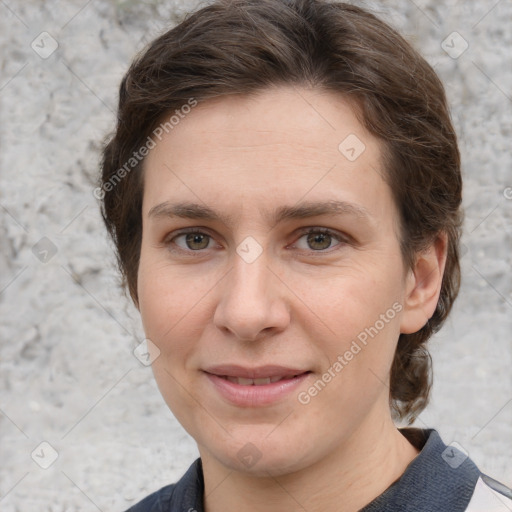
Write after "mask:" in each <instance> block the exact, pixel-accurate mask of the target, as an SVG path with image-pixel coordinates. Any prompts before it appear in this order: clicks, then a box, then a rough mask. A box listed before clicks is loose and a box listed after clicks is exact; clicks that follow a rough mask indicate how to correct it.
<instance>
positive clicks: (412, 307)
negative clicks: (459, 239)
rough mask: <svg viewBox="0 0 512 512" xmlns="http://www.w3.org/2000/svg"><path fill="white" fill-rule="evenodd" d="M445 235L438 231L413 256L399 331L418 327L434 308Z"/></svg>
mask: <svg viewBox="0 0 512 512" xmlns="http://www.w3.org/2000/svg"><path fill="white" fill-rule="evenodd" d="M447 246H448V243H447V236H446V233H440V234H439V235H438V236H437V238H436V239H435V240H434V241H433V242H432V244H431V245H430V246H429V247H428V248H427V249H425V250H424V251H422V252H420V253H418V254H417V256H416V263H415V264H414V268H413V269H411V270H410V271H409V274H408V276H407V279H406V285H405V297H404V312H403V315H402V321H401V324H400V332H401V333H402V334H412V333H414V332H417V331H419V330H420V329H421V328H422V327H423V326H424V325H425V324H426V323H427V322H428V320H429V319H430V318H431V317H432V315H433V314H434V312H435V310H436V306H437V302H438V300H439V294H440V292H441V285H442V282H443V274H444V268H445V264H446V257H447Z"/></svg>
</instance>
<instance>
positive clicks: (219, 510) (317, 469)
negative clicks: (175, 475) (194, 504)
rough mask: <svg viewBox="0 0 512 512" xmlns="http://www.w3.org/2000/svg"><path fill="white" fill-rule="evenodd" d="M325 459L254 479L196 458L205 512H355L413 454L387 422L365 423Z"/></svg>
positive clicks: (212, 460) (393, 477)
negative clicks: (248, 511) (285, 511)
mask: <svg viewBox="0 0 512 512" xmlns="http://www.w3.org/2000/svg"><path fill="white" fill-rule="evenodd" d="M366 423H367V424H366V425H363V426H361V427H360V428H358V430H357V432H355V433H353V434H352V435H351V436H350V438H349V439H347V440H346V441H345V442H344V443H343V445H342V446H338V447H337V448H336V449H334V450H333V451H332V453H331V454H330V455H329V457H327V458H324V459H322V460H319V461H317V462H316V463H315V464H313V465H310V466H308V467H305V468H302V469H300V470H298V471H295V472H293V473H290V474H286V475H280V476H277V477H272V476H268V477H256V476H254V475H251V474H248V473H241V472H236V471H232V470H230V469H229V468H226V467H225V466H223V465H222V464H220V463H219V461H218V460H217V459H215V458H213V457H211V456H209V455H208V454H204V456H203V453H201V460H202V464H203V474H204V481H205V497H206V498H205V512H235V511H239V510H244V509H245V510H247V509H248V510H251V512H260V511H262V512H263V511H265V512H274V511H276V512H278V511H282V510H292V511H294V510H297V511H302V510H322V511H323V512H339V510H340V503H341V504H343V509H342V510H343V511H344V512H356V511H358V510H360V509H361V508H362V507H364V506H365V505H367V504H368V503H370V502H371V501H372V500H373V499H374V498H376V497H377V496H379V495H380V494H382V493H383V492H384V491H385V490H386V489H387V488H388V487H389V486H390V485H391V484H392V483H393V482H395V481H396V480H398V479H399V478H400V476H401V475H402V474H403V472H404V471H405V469H406V467H407V465H408V464H409V463H410V462H411V461H412V460H413V459H414V458H415V457H416V455H417V454H418V450H416V448H414V447H413V446H412V445H411V444H410V443H409V441H407V439H406V438H405V437H404V436H403V435H402V434H401V433H400V432H399V431H398V430H397V428H396V427H395V426H394V424H393V422H392V420H391V418H390V417H389V418H388V417H386V420H385V421H382V419H381V421H380V424H379V423H376V422H375V421H374V422H373V425H372V422H366Z"/></svg>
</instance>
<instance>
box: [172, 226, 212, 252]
mask: <svg viewBox="0 0 512 512" xmlns="http://www.w3.org/2000/svg"><path fill="white" fill-rule="evenodd" d="M210 242H212V237H211V236H210V235H208V234H207V233H203V232H202V231H197V230H190V231H182V232H181V233H179V234H177V235H175V236H174V237H173V238H171V239H169V240H168V241H166V242H165V244H166V245H168V246H170V245H176V246H177V247H178V250H182V251H185V252H198V251H201V250H203V249H209V248H211V247H209V246H210Z"/></svg>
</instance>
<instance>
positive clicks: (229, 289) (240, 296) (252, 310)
mask: <svg viewBox="0 0 512 512" xmlns="http://www.w3.org/2000/svg"><path fill="white" fill-rule="evenodd" d="M234 260H235V261H234V265H233V268H232V269H231V270H230V271H229V272H228V274H227V275H226V276H225V278H224V279H223V280H222V281H223V284H222V286H221V288H220V289H219V302H218V304H217V307H216V309H215V314H214V318H213V322H214V324H215V326H216V327H217V328H218V329H220V330H222V331H224V332H225V333H231V334H232V335H233V336H235V337H236V338H237V339H239V340H243V341H256V340H259V339H261V338H264V337H269V336H271V335H272V334H276V333H278V332H281V331H283V330H284V329H286V327H287V325H288V324H289V322H290V313H289V305H288V303H287V301H286V296H285V293H286V290H287V288H286V286H285V285H284V284H283V282H282V281H281V280H280V278H279V277H278V276H277V275H276V272H275V271H272V270H271V269H270V268H269V266H268V261H267V259H266V257H265V255H264V254H262V255H261V256H260V257H259V258H258V259H257V260H256V261H254V262H252V263H247V262H246V261H244V260H243V259H242V258H240V257H239V256H238V255H235V258H234Z"/></svg>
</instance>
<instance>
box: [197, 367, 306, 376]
mask: <svg viewBox="0 0 512 512" xmlns="http://www.w3.org/2000/svg"><path fill="white" fill-rule="evenodd" d="M204 371H205V372H206V373H211V374H213V375H219V376H226V377H242V378H244V379H265V378H267V377H276V376H281V377H293V376H294V375H300V374H301V373H305V372H307V371H308V370H301V369H300V368H290V367H285V366H278V365H266V366H257V367H254V368H247V367H245V366H239V365H236V364H222V365H218V366H210V367H208V368H205V369H204Z"/></svg>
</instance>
